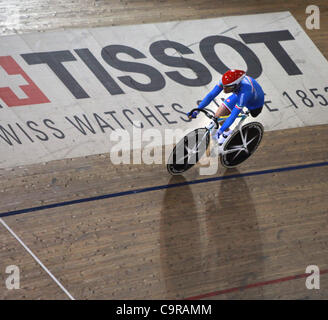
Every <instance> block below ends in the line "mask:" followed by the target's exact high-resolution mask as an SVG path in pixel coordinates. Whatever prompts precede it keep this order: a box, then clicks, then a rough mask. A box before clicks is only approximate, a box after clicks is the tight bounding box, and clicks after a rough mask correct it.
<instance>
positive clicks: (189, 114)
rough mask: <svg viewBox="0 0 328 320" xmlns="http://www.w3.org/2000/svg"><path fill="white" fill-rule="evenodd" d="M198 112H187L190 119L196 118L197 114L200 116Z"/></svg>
mask: <svg viewBox="0 0 328 320" xmlns="http://www.w3.org/2000/svg"><path fill="white" fill-rule="evenodd" d="M198 113H199V111H194V112H192V113H191V112H188V113H187V116H188V118H189V119H191V118H193V119H196V118H197V116H198Z"/></svg>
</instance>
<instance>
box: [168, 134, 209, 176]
mask: <svg viewBox="0 0 328 320" xmlns="http://www.w3.org/2000/svg"><path fill="white" fill-rule="evenodd" d="M209 143H210V135H209V131H208V130H207V129H206V128H199V129H195V130H194V131H191V132H190V133H188V134H187V135H186V136H184V137H183V138H182V139H181V140H180V141H179V142H178V143H177V144H176V146H175V147H174V148H173V150H172V152H171V154H170V157H169V159H168V163H167V171H168V172H169V173H170V174H172V175H179V174H182V173H183V172H185V171H187V170H189V169H190V168H191V167H193V166H194V165H195V164H196V163H197V162H198V161H199V160H200V158H201V157H202V156H203V154H204V153H205V151H206V150H207V148H208V145H209Z"/></svg>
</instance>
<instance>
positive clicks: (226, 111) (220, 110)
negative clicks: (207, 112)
mask: <svg viewBox="0 0 328 320" xmlns="http://www.w3.org/2000/svg"><path fill="white" fill-rule="evenodd" d="M230 113H231V111H230V110H229V109H228V107H227V106H225V105H224V104H222V105H221V106H220V107H219V108H218V109H217V110H216V113H215V116H216V117H217V118H221V117H224V116H228V115H229V114H230ZM224 121H225V120H222V121H220V122H219V124H220V125H221V126H222V124H223V123H224ZM229 130H230V128H228V129H227V130H226V131H225V132H228V131H229Z"/></svg>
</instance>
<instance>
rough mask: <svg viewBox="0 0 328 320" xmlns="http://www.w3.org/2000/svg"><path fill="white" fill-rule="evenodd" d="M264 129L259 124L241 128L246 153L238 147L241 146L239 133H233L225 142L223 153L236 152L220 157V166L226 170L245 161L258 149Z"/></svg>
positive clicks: (250, 124) (254, 123) (253, 123)
mask: <svg viewBox="0 0 328 320" xmlns="http://www.w3.org/2000/svg"><path fill="white" fill-rule="evenodd" d="M263 132H264V128H263V126H262V124H261V123H259V122H251V123H247V124H245V125H244V126H243V127H242V133H243V136H244V137H245V139H246V144H247V152H246V151H245V150H240V148H239V149H238V147H242V146H243V141H242V138H241V135H240V131H239V130H238V131H236V132H234V133H233V134H232V135H231V136H230V137H229V138H228V139H229V140H228V141H227V142H226V144H225V146H224V149H223V150H224V151H229V150H234V149H235V150H236V151H234V152H231V153H227V154H224V155H221V156H220V160H221V164H222V165H223V166H224V167H226V168H234V167H236V166H238V165H239V164H241V163H242V162H244V161H245V160H247V159H248V158H249V157H250V156H251V155H252V154H253V153H254V152H255V150H256V149H257V148H258V146H259V144H260V142H261V140H262V138H263Z"/></svg>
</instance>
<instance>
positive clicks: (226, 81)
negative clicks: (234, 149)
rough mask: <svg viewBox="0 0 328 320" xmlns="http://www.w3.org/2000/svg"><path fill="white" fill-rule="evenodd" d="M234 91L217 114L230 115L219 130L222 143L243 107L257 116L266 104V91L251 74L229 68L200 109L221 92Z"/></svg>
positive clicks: (200, 105) (196, 113) (193, 116)
mask: <svg viewBox="0 0 328 320" xmlns="http://www.w3.org/2000/svg"><path fill="white" fill-rule="evenodd" d="M222 90H223V91H224V93H232V94H231V95H230V96H229V97H228V98H227V99H225V100H224V102H222V105H221V106H220V107H219V108H218V110H217V111H216V113H215V116H216V117H218V118H220V117H222V116H227V115H230V116H229V117H228V118H227V119H226V120H225V121H224V122H223V121H222V122H223V123H222V122H221V123H220V124H221V127H220V129H219V130H218V131H217V138H218V143H219V145H221V144H222V143H223V142H224V141H225V139H226V138H227V137H228V136H229V135H230V134H231V132H232V130H230V129H229V127H230V126H231V125H232V124H233V122H234V121H235V120H236V118H237V116H238V114H239V113H240V111H241V110H242V108H243V107H247V108H248V109H249V111H250V113H251V115H252V117H257V116H258V115H259V114H260V113H261V111H262V109H263V104H264V92H263V90H262V88H261V86H260V85H259V84H258V82H257V81H256V80H255V79H253V78H252V77H250V76H247V75H246V72H245V71H243V70H236V69H234V70H229V71H227V72H226V73H225V74H224V75H223V76H222V79H221V80H220V81H219V83H218V84H217V85H216V86H215V87H214V88H213V89H212V91H211V92H210V93H208V94H207V95H206V97H205V98H204V99H203V100H202V102H201V103H200V104H199V106H198V109H203V108H205V107H206V106H207V105H208V104H209V103H210V102H211V101H212V100H213V99H214V98H215V97H216V96H217V95H218V94H219V93H221V92H222ZM198 113H199V112H198V111H194V112H193V113H190V112H188V113H187V115H188V117H189V118H190V119H191V118H196V117H197V115H198Z"/></svg>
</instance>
